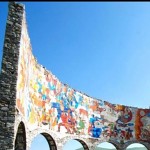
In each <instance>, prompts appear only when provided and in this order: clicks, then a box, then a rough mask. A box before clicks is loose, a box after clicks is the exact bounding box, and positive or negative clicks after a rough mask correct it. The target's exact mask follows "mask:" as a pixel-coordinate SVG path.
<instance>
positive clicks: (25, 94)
mask: <svg viewBox="0 0 150 150" xmlns="http://www.w3.org/2000/svg"><path fill="white" fill-rule="evenodd" d="M16 105H17V108H18V110H19V112H20V113H21V114H22V116H23V117H25V119H26V121H27V122H28V128H29V129H30V130H33V129H36V128H37V127H38V126H40V127H41V128H44V129H48V130H52V131H55V132H60V133H61V135H62V134H63V135H69V134H73V135H83V136H84V137H86V138H100V139H101V140H104V141H106V140H109V139H110V140H115V141H118V142H123V143H124V142H127V141H130V140H142V141H147V140H148V141H150V110H149V109H138V108H134V107H129V106H123V105H119V104H111V103H109V102H106V101H102V100H99V99H95V98H92V97H89V96H87V95H86V94H83V93H81V92H79V91H76V90H75V89H73V88H71V87H70V86H68V85H66V84H63V83H61V81H59V79H57V77H55V76H54V75H53V74H52V73H51V72H50V71H48V70H46V69H45V68H44V67H43V66H41V65H40V64H38V63H37V61H36V59H35V57H34V56H33V54H32V48H31V44H30V38H29V35H28V32H27V25H26V19H25V12H24V15H23V22H22V32H21V41H20V56H19V66H18V80H17V99H16Z"/></svg>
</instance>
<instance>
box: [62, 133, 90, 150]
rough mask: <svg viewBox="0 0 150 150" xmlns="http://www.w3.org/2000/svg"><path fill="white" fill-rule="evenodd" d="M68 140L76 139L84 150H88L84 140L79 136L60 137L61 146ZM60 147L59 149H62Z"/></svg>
mask: <svg viewBox="0 0 150 150" xmlns="http://www.w3.org/2000/svg"><path fill="white" fill-rule="evenodd" d="M69 140H76V141H78V142H79V143H80V144H81V145H82V146H83V148H84V150H90V149H89V147H88V144H87V142H88V141H86V140H84V138H80V137H78V136H66V137H65V138H62V141H61V142H62V147H63V146H64V145H65V144H66V143H67V142H68V141H69ZM62 147H61V149H62Z"/></svg>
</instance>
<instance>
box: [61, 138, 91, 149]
mask: <svg viewBox="0 0 150 150" xmlns="http://www.w3.org/2000/svg"><path fill="white" fill-rule="evenodd" d="M63 150H89V148H88V146H87V144H86V143H85V142H84V141H82V140H80V139H72V140H69V141H67V142H66V143H65V145H64V146H63Z"/></svg>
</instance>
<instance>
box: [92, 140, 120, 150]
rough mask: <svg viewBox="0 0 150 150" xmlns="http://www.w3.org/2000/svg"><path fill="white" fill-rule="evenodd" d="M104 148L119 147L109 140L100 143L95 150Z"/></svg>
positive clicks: (115, 149)
mask: <svg viewBox="0 0 150 150" xmlns="http://www.w3.org/2000/svg"><path fill="white" fill-rule="evenodd" d="M102 149H108V150H109V149H110V150H117V148H116V147H115V145H113V144H112V143H109V142H103V143H100V144H99V145H98V146H97V147H96V148H95V150H102Z"/></svg>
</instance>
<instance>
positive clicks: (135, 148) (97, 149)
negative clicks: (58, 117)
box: [76, 147, 147, 150]
mask: <svg viewBox="0 0 150 150" xmlns="http://www.w3.org/2000/svg"><path fill="white" fill-rule="evenodd" d="M76 150H84V148H79V149H76ZM95 150H116V149H114V148H112V149H110V148H102V147H97V148H96V149H95ZM127 150H147V148H145V147H134V148H128V149H127Z"/></svg>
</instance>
